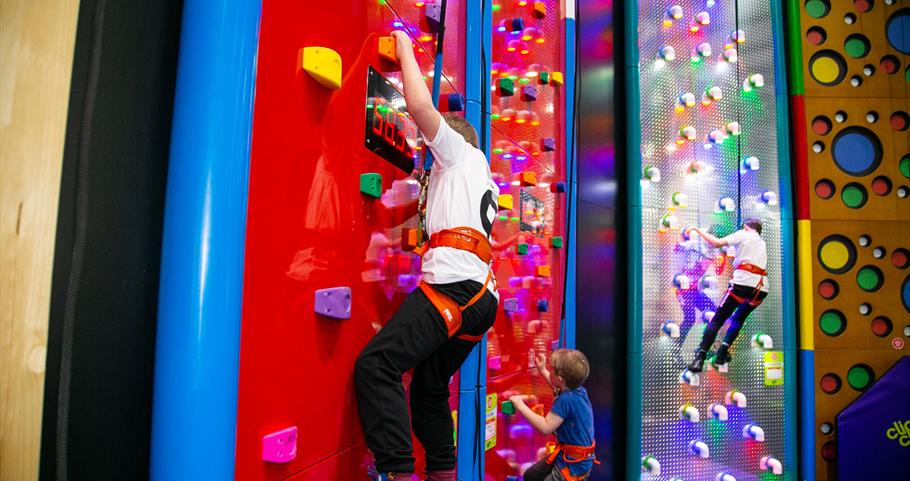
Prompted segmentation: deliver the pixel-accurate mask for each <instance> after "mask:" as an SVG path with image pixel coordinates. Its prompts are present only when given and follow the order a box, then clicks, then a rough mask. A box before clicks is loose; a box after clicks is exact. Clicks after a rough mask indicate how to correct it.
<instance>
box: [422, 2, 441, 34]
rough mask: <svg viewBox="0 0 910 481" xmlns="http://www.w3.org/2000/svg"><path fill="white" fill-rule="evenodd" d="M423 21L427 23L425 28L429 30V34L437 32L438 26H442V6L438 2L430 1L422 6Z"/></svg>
mask: <svg viewBox="0 0 910 481" xmlns="http://www.w3.org/2000/svg"><path fill="white" fill-rule="evenodd" d="M423 16H424V20H425V21H426V23H427V27H429V28H430V30H429V31H430V32H433V33H436V32H438V31H439V26H440V25H441V24H442V20H443V19H442V6H441V5H440V4H439V2H438V1H430V2H426V4H424V14H423Z"/></svg>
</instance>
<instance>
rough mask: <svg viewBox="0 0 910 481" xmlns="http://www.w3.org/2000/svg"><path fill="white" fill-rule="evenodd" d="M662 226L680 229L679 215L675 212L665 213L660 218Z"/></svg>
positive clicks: (663, 227)
mask: <svg viewBox="0 0 910 481" xmlns="http://www.w3.org/2000/svg"><path fill="white" fill-rule="evenodd" d="M660 227H661V229H664V230H666V229H673V230H675V229H679V217H676V216H675V215H673V214H664V216H663V217H661V218H660Z"/></svg>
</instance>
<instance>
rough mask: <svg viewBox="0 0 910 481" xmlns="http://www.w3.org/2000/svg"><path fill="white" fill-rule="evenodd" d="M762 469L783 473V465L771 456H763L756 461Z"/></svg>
mask: <svg viewBox="0 0 910 481" xmlns="http://www.w3.org/2000/svg"><path fill="white" fill-rule="evenodd" d="M758 465H759V467H761V469H762V471H771V473H772V474H784V466H783V464H781V462H780V460H779V459H777V458H774V457H771V456H764V457H762V458H761V459H760V460H759V461H758Z"/></svg>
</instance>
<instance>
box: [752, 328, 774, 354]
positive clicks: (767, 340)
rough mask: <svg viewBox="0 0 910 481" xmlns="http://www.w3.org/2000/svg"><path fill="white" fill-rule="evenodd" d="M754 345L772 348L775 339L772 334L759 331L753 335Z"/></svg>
mask: <svg viewBox="0 0 910 481" xmlns="http://www.w3.org/2000/svg"><path fill="white" fill-rule="evenodd" d="M752 347H760V348H762V349H766V350H767V349H772V348H774V341H773V340H772V339H771V336H769V335H767V334H765V333H763V332H759V333H756V334H755V335H754V336H752Z"/></svg>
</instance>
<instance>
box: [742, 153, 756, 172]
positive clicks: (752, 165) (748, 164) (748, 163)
mask: <svg viewBox="0 0 910 481" xmlns="http://www.w3.org/2000/svg"><path fill="white" fill-rule="evenodd" d="M743 167H745V168H746V169H749V170H758V157H755V156H750V157H746V158H745V160H743Z"/></svg>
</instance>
